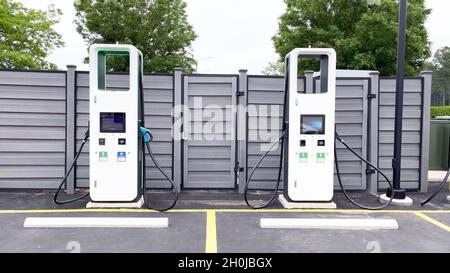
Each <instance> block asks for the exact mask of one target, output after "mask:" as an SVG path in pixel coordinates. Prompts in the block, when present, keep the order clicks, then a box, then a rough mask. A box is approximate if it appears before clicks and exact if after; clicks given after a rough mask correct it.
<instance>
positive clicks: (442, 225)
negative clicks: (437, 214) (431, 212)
mask: <svg viewBox="0 0 450 273" xmlns="http://www.w3.org/2000/svg"><path fill="white" fill-rule="evenodd" d="M415 214H416V215H417V216H419V217H420V218H422V219H424V220H425V221H427V222H429V223H431V224H433V225H435V226H438V227H440V228H441V229H443V230H445V231H448V232H450V227H449V226H447V225H446V224H443V223H441V222H439V221H438V220H436V219H433V218H431V217H430V216H428V215H425V214H423V213H422V212H415Z"/></svg>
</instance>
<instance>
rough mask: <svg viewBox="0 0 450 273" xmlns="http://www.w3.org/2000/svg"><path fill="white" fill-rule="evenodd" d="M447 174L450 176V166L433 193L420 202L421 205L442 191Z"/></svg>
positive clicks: (446, 180)
mask: <svg viewBox="0 0 450 273" xmlns="http://www.w3.org/2000/svg"><path fill="white" fill-rule="evenodd" d="M449 176H450V167H449V169H448V170H447V173H446V174H445V177H444V179H443V180H442V182H441V183H440V184H439V186H438V188H437V189H436V190H435V191H434V192H433V194H431V195H430V197H428V198H427V199H425V200H424V201H423V202H422V203H420V205H421V206H425V205H426V204H427V203H429V202H430V201H431V200H433V199H434V198H435V197H436V196H437V195H438V194H439V193H440V192H441V191H442V189H444V185H445V184H447V182H448V177H449Z"/></svg>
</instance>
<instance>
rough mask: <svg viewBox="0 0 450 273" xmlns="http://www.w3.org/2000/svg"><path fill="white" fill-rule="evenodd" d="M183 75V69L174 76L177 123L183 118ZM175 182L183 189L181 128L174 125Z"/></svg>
mask: <svg viewBox="0 0 450 273" xmlns="http://www.w3.org/2000/svg"><path fill="white" fill-rule="evenodd" d="M182 74H183V71H182V69H181V68H175V71H174V76H173V90H174V91H173V93H174V98H173V101H174V109H173V110H175V109H177V110H178V111H177V112H175V111H173V121H174V122H176V121H177V120H178V119H180V118H182V114H183V113H182V111H181V108H180V107H181V105H182V98H183V90H182V88H183V84H182ZM172 130H173V138H174V139H173V144H174V145H173V181H174V182H175V185H176V186H177V187H178V190H180V189H181V182H182V174H183V171H182V167H183V163H182V162H183V158H182V152H181V151H182V146H181V145H182V143H181V141H182V140H181V128H176V127H175V123H174V124H173V129H172Z"/></svg>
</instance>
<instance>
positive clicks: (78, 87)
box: [0, 66, 431, 192]
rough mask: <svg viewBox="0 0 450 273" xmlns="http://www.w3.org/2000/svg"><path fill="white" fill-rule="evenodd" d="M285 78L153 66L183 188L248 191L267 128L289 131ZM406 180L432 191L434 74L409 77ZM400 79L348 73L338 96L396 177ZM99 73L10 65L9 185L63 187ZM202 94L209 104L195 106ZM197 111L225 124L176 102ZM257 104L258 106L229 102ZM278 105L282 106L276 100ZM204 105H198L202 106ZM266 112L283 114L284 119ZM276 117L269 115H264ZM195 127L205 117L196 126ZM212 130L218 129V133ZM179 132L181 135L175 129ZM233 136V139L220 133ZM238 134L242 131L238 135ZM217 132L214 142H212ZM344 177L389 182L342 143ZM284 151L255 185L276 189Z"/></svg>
mask: <svg viewBox="0 0 450 273" xmlns="http://www.w3.org/2000/svg"><path fill="white" fill-rule="evenodd" d="M108 79H109V80H110V82H109V83H108V86H112V87H118V88H119V87H121V86H123V85H124V84H125V83H126V82H127V81H128V79H127V76H126V75H121V74H114V75H111V76H110V77H108ZM298 81H299V84H298V86H299V90H298V91H299V92H307V93H309V92H311V93H313V92H315V90H317V88H319V86H318V85H319V84H318V80H317V79H315V78H314V77H313V73H312V72H308V73H306V74H305V77H300V78H299V79H298ZM283 85H284V82H283V78H282V77H273V76H252V75H247V73H246V71H245V70H242V71H240V73H239V75H199V74H194V75H190V74H182V72H181V71H180V70H176V71H175V72H174V74H164V75H163V74H161V75H156V74H148V75H147V74H146V75H145V76H144V101H145V114H146V116H145V117H146V126H147V127H148V128H150V129H151V130H152V131H153V132H154V136H155V142H153V143H152V144H151V145H152V148H153V150H154V152H155V154H156V158H157V160H158V161H159V162H160V163H161V165H162V166H163V168H164V169H165V170H166V172H168V173H169V174H172V177H173V179H174V181H175V182H176V184H177V186H178V187H180V188H184V189H211V188H216V189H222V188H223V189H234V188H238V189H239V190H240V191H242V190H243V186H244V182H245V181H246V179H247V176H248V174H249V171H250V170H251V169H252V168H253V166H254V165H255V163H256V160H257V159H258V158H259V156H260V155H261V154H262V153H263V152H262V151H263V150H262V149H261V147H262V146H261V145H264V144H268V143H269V142H271V141H272V140H273V138H261V131H262V130H266V131H269V132H271V133H272V134H273V133H275V135H277V134H279V133H280V128H281V125H280V124H281V119H282V111H283V91H284V90H283ZM405 86H406V90H405V110H404V111H405V112H404V130H403V131H404V138H403V139H404V143H403V157H402V163H403V164H402V187H405V188H407V189H410V190H421V191H426V190H427V182H428V181H427V175H426V174H427V171H428V141H429V140H428V139H429V136H428V133H429V108H430V97H431V75H430V74H429V73H424V74H422V75H421V76H420V77H416V78H408V79H406V83H405ZM394 91H395V80H394V79H392V78H380V77H379V75H378V74H377V73H372V74H370V76H367V77H362V78H361V77H359V78H338V79H337V100H336V124H337V130H338V131H339V133H340V134H341V135H342V136H343V138H345V139H346V141H347V142H348V143H349V144H350V146H351V147H353V148H355V149H356V151H357V152H358V153H361V154H362V155H363V156H366V157H368V158H369V159H370V160H371V161H372V162H375V163H376V164H378V166H380V167H381V168H382V169H383V170H385V171H386V173H387V174H389V175H391V162H390V160H391V158H392V153H393V152H392V151H393V120H394V119H393V118H394V115H393V113H394V102H395V100H394ZM88 92H89V73H88V72H80V71H76V69H75V67H72V66H69V67H68V70H67V71H60V72H42V71H34V72H33V71H8V70H4V71H0V188H35V189H46V188H55V187H56V186H57V184H58V181H59V180H60V179H61V178H62V177H63V175H64V172H65V170H66V168H67V166H68V164H70V162H71V161H72V159H73V158H74V156H75V152H76V151H77V149H78V147H79V144H80V141H81V139H82V138H83V136H84V132H85V130H86V129H87V126H88V114H89V107H88V99H89V96H88ZM198 99H201V103H202V105H203V106H202V105H200V106H198V104H195V103H194V102H195V100H198ZM179 104H184V105H185V106H187V109H188V111H195V110H200V111H205V110H207V109H205V107H204V106H211V105H214V107H216V108H218V109H222V110H225V111H224V113H225V114H224V115H223V116H221V117H207V118H206V119H205V120H201V121H200V124H201V123H202V122H203V121H208V122H209V123H212V124H213V125H214V126H216V127H218V128H222V131H218V132H215V133H213V134H211V133H203V132H201V133H198V132H197V131H196V132H193V131H189V130H188V129H187V127H189V126H183V127H182V128H183V129H182V130H174V129H173V128H177V127H174V126H173V124H174V122H176V121H177V120H178V119H182V118H183V119H185V124H194V123H195V122H198V120H195V119H196V118H197V117H190V116H189V115H187V113H185V112H184V111H181V112H180V113H177V112H175V113H174V115H172V114H173V113H172V110H173V107H174V105H179ZM233 106H242V107H245V108H246V107H256V108H257V109H258V111H257V112H251V111H245V110H242V109H243V108H239V107H238V108H237V111H236V112H233V111H231V110H230V109H232V108H230V109H229V108H228V107H233ZM272 106H278V108H277V107H275V108H272ZM197 108H198V109H197ZM264 117H275V121H277V123H278V124H276V125H277V126H276V127H274V128H272V127H273V124H270V123H267V122H266V121H265V119H263V118H264ZM264 122H266V123H264ZM194 126H195V125H194ZM208 134H209V135H208ZM173 136H175V138H174V137H173ZM214 136H223V137H224V138H223V140H217V139H214ZM236 136H239V137H238V138H236ZM209 137H213V139H214V140H208V139H209ZM337 148H338V156H339V159H340V161H342V163H341V168H342V174H343V180H344V183H345V186H346V187H347V188H348V189H355V190H360V189H369V190H370V191H372V192H375V191H377V190H378V189H379V188H385V187H386V183H385V182H384V181H382V180H381V178H380V177H378V175H377V174H373V173H372V172H371V170H370V169H369V168H368V166H366V165H365V164H362V163H361V162H360V161H358V160H357V159H356V158H354V157H353V156H352V155H351V153H349V152H348V151H346V150H345V149H344V148H343V147H342V146H341V145H338V147H337ZM88 153H89V148H88V145H87V146H86V148H85V151H84V152H83V154H82V155H81V157H80V160H79V162H78V164H77V167H76V172H74V174H73V175H72V176H71V177H69V180H68V190H69V192H73V190H74V189H75V188H76V187H87V186H88V180H89V166H88ZM147 162H148V166H147V169H146V173H147V179H148V181H147V182H148V184H149V185H150V187H156V188H159V187H166V186H167V182H166V181H164V179H163V177H162V175H161V174H160V173H159V172H158V171H157V170H156V169H155V167H154V166H153V165H152V164H151V163H150V160H147ZM278 164H279V150H274V151H273V152H271V153H270V155H269V156H268V157H267V159H266V160H265V161H264V162H263V163H262V165H261V169H258V171H257V172H256V173H255V175H254V177H253V180H252V181H251V183H252V184H251V187H252V188H256V189H271V188H273V187H274V185H275V180H276V175H277V171H278Z"/></svg>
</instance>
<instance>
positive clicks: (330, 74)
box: [244, 48, 394, 210]
mask: <svg viewBox="0 0 450 273" xmlns="http://www.w3.org/2000/svg"><path fill="white" fill-rule="evenodd" d="M299 56H306V57H312V58H317V57H319V58H320V61H321V68H322V66H323V71H322V69H321V78H322V79H324V80H325V82H323V83H322V84H321V86H322V87H321V88H322V89H321V91H323V90H324V88H330V89H331V90H332V92H331V95H330V96H328V97H323V99H324V101H325V102H327V103H334V99H333V98H334V97H335V89H334V88H335V85H334V82H333V81H329V79H335V75H336V71H335V62H336V53H335V51H334V50H330V49H311V48H309V49H294V50H293V51H291V52H290V53H289V54H288V55H287V56H286V61H285V63H286V69H285V70H286V74H285V89H284V100H283V101H284V106H285V107H284V110H283V119H282V120H283V123H282V124H283V125H282V131H281V132H282V133H281V137H280V138H279V139H278V140H277V141H275V142H273V143H272V144H271V146H270V148H269V149H268V150H267V151H266V152H265V153H264V154H263V155H262V156H261V157H260V158H259V159H258V161H257V163H256V165H255V166H254V167H253V169H252V171H251V172H250V175H249V176H248V178H247V180H246V183H245V187H244V199H245V202H246V204H247V205H248V206H249V207H251V208H253V209H262V208H266V207H268V206H269V205H270V204H272V202H273V201H274V200H275V197H276V195H277V193H278V191H279V188H280V183H281V169H282V167H283V163H284V166H285V178H284V179H285V180H287V178H288V176H287V175H286V162H283V158H284V160H286V159H287V158H289V159H291V158H290V156H291V155H288V156H287V157H286V156H285V155H284V154H285V152H286V149H285V147H284V146H285V145H286V143H285V141H287V140H288V138H289V137H290V136H289V134H288V131H289V127H288V125H290V124H289V123H290V122H291V121H290V120H288V112H287V111H290V110H287V108H288V107H291V106H294V107H293V111H299V112H295V113H294V116H296V117H300V119H301V122H297V120H296V119H294V120H293V121H292V122H293V123H291V125H290V126H293V125H295V126H294V127H293V128H295V129H294V130H297V129H298V128H297V127H296V125H297V124H298V123H303V120H302V119H303V118H316V117H319V118H320V119H319V123H318V124H320V127H321V129H317V131H314V132H316V134H318V135H322V137H321V138H320V139H319V140H316V139H315V138H314V139H313V138H309V141H310V142H311V141H318V142H317V143H318V146H321V147H324V146H325V138H324V137H325V136H323V135H324V134H325V128H324V127H322V126H324V125H323V124H324V123H325V118H326V117H325V116H326V115H328V116H327V119H328V118H329V120H331V122H334V107H333V108H331V110H330V108H327V109H324V108H323V107H322V109H319V110H318V109H314V107H313V108H311V105H307V104H306V105H305V104H303V105H300V106H299V103H300V100H303V99H304V100H305V101H307V102H309V103H312V104H314V105H316V106H317V103H319V101H318V100H313V99H312V97H310V96H308V95H306V96H305V97H299V96H298V95H297V92H298V91H297V90H298V89H297V88H296V87H297V83H296V81H295V80H293V82H292V81H291V79H290V78H291V77H293V76H292V75H295V79H296V75H297V72H298V71H297V61H296V59H294V58H298V57H299ZM294 60H295V61H294ZM292 79H294V78H292ZM292 90H294V91H292ZM291 92H295V93H294V95H293V98H292V99H291V98H288V95H289V97H290V96H291V95H290V94H291ZM325 92H327V91H325ZM302 96H303V95H302ZM293 101H295V104H292V105H291V103H292V102H293ZM290 105H291V106H290ZM300 108H302V111H300V110H299V109H300ZM303 108H304V109H303ZM310 111H311V112H312V113H313V114H314V115H311V113H310ZM321 111H323V112H321ZM330 111H332V113H330ZM319 113H320V114H321V115H319ZM291 114H292V113H291V112H289V115H291ZM331 115H333V116H331ZM308 126H310V127H311V128H314V125H309V124H308ZM328 126H329V124H328ZM327 128H328V129H327V130H328V132H329V129H330V127H327ZM331 130H333V129H331ZM319 132H320V133H319ZM301 134H309V132H306V133H303V132H302V133H301ZM291 137H294V138H293V139H292V140H293V141H294V142H296V141H297V135H295V134H294V135H292V136H291ZM280 140H281V152H280V164H279V169H278V177H277V182H276V186H275V188H274V190H273V194H272V196H271V198H270V199H269V200H268V201H266V202H263V203H260V204H257V205H252V204H251V203H250V201H249V198H248V193H249V187H250V180H251V178H252V177H253V174H254V173H255V171H256V169H257V168H258V167H259V165H260V164H261V162H262V161H263V160H264V158H266V157H267V155H268V154H269V153H270V152H271V151H272V149H273V148H274V147H275V144H277V143H278V142H279V141H280ZM330 140H331V141H333V142H335V141H336V140H338V141H339V142H340V143H342V144H343V145H344V147H345V148H346V149H348V150H350V152H352V154H354V155H355V156H356V157H357V158H358V159H359V160H361V161H362V162H364V163H366V164H367V165H369V166H371V167H372V168H373V169H374V170H375V171H376V172H378V173H380V174H381V176H383V178H384V179H385V180H386V181H387V183H388V184H389V187H390V189H391V190H392V189H393V185H392V182H391V181H390V180H389V179H388V177H387V176H386V175H385V174H384V173H383V172H382V171H381V170H380V169H378V168H377V167H375V166H374V165H373V164H372V163H370V162H369V161H367V160H365V159H364V158H363V157H362V156H360V155H358V153H356V152H355V151H354V150H353V149H352V148H350V147H349V146H348V145H347V143H345V141H344V140H343V139H342V138H341V137H340V136H339V135H338V134H337V133H335V136H334V137H333V138H331V139H330V136H329V135H328V140H327V142H329V141H330ZM289 142H291V141H290V140H289ZM289 142H288V144H287V145H289ZM300 142H303V144H301V146H305V145H306V140H305V139H303V140H301V141H300ZM320 143H322V144H320ZM331 151H333V150H331ZM303 152H306V151H305V150H303ZM326 152H327V151H325V153H326ZM289 153H291V152H289ZM325 153H324V150H323V149H322V150H320V153H318V154H317V155H318V156H319V155H321V157H320V159H321V160H322V159H324V158H325ZM303 154H304V157H303V158H306V159H307V157H308V155H307V153H303ZM300 156H302V155H301V154H300ZM301 159H302V157H301ZM318 159H319V157H318ZM334 161H335V168H336V174H337V178H338V182H339V186H340V187H341V189H342V191H343V193H344V195H345V197H346V198H347V199H348V200H349V202H350V203H352V204H353V205H355V206H357V207H359V208H361V209H366V210H380V209H383V208H386V207H387V206H389V205H390V204H391V203H392V201H393V199H394V196H393V195H392V196H391V197H390V199H389V201H388V202H387V203H386V204H383V205H382V206H377V207H369V206H364V205H362V204H359V203H357V202H356V201H354V200H353V199H352V198H351V197H350V195H349V194H348V193H347V191H346V190H345V188H344V186H343V184H342V179H341V174H340V169H339V162H338V158H337V153H336V145H334ZM320 162H324V161H320ZM297 167H299V165H297ZM324 167H326V168H327V170H330V169H332V165H331V166H330V165H329V164H327V165H326V166H325V165H324ZM330 167H331V168H330ZM294 168H296V167H295V166H294ZM298 171H299V170H298V169H297V170H296V172H297V174H295V173H294V175H298ZM306 171H307V172H308V170H307V169H306ZM313 173H314V172H312V173H311V174H310V175H312V174H313ZM306 175H308V173H306ZM301 179H303V178H301ZM319 179H325V180H327V183H328V184H327V185H326V187H327V188H326V189H327V192H326V193H324V191H323V187H322V188H320V189H319V188H314V187H310V189H312V191H311V194H312V195H313V196H314V197H312V199H313V200H314V198H318V199H317V201H319V200H320V201H322V200H327V199H326V198H328V196H329V194H330V193H332V181H330V180H332V179H333V178H332V175H331V176H330V175H328V174H327V175H326V176H322V177H320V178H319ZM308 182H310V183H311V182H312V183H314V181H311V179H309V181H308ZM298 183H301V181H300V182H299V181H296V180H295V181H293V184H294V188H296V187H297V184H298ZM287 185H290V184H287V183H286V181H285V192H284V194H285V197H286V187H287ZM300 187H302V186H300ZM318 190H320V192H318ZM307 193H308V194H309V193H310V191H308V192H307ZM319 195H320V197H318V196H319ZM298 196H299V195H298V190H297V195H296V198H298V201H300V200H302V199H303V200H305V201H306V200H308V199H309V198H308V197H306V198H305V194H303V196H302V197H298ZM331 196H332V194H331ZM286 198H287V199H288V200H289V198H288V197H286ZM319 198H320V199H319ZM313 202H314V201H313Z"/></svg>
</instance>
